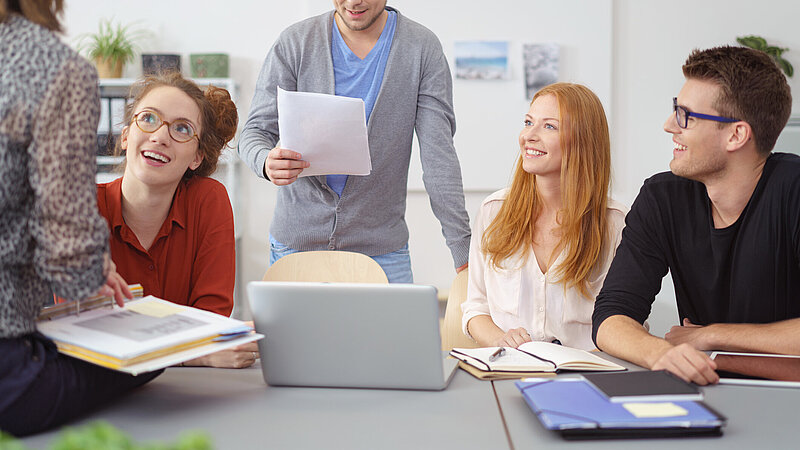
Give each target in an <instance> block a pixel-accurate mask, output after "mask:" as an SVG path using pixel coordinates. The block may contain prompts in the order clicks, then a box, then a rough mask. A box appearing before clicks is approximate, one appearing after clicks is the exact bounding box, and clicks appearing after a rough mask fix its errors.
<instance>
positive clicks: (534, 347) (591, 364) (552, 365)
mask: <svg viewBox="0 0 800 450" xmlns="http://www.w3.org/2000/svg"><path fill="white" fill-rule="evenodd" d="M450 355H452V356H453V357H455V358H458V359H459V360H461V362H460V363H459V365H460V366H461V367H462V368H464V369H465V370H467V372H469V373H471V374H472V375H474V376H476V377H478V378H481V379H504V378H505V379H508V378H521V377H525V376H530V375H531V374H540V373H553V374H554V373H556V372H559V371H564V370H569V371H619V370H626V369H625V367H623V366H620V365H619V364H616V363H614V362H611V361H608V360H606V359H604V358H602V357H600V356H598V355H595V354H592V353H590V352H587V351H585V350H580V349H577V348H572V347H565V346H563V345H559V344H551V343H549V342H526V343H524V344H522V345H520V346H519V347H518V348H510V347H482V348H454V349H453V350H452V351H451V352H450Z"/></svg>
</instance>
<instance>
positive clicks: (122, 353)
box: [37, 295, 263, 375]
mask: <svg viewBox="0 0 800 450" xmlns="http://www.w3.org/2000/svg"><path fill="white" fill-rule="evenodd" d="M37 328H38V330H39V331H40V332H41V333H42V334H44V335H45V336H47V337H48V338H50V339H52V340H53V341H54V342H55V343H56V345H57V346H58V350H59V351H60V352H61V353H64V354H66V355H70V356H73V357H75V358H78V359H82V360H85V361H88V362H91V363H94V364H97V365H100V366H103V367H108V368H110V369H115V370H119V371H122V372H128V373H131V374H134V375H136V374H139V373H144V372H151V371H153V370H158V369H162V368H164V367H168V366H171V365H175V364H179V363H182V362H184V361H188V360H190V359H194V358H197V357H200V356H205V355H208V354H210V353H214V352H217V351H219V350H224V349H227V348H232V347H235V346H238V345H241V344H244V343H247V342H252V341H256V340H258V339H261V338H262V337H263V336H262V335H260V334H257V333H255V332H253V329H252V328H251V327H249V326H247V325H246V324H245V323H244V322H242V321H240V320H236V319H231V318H228V317H225V316H220V315H218V314H214V313H211V312H208V311H204V310H201V309H197V308H191V307H188V306H183V305H178V304H175V303H172V302H168V301H166V300H161V299H159V298H156V297H153V296H152V295H151V296H147V297H144V298H142V299H138V300H133V301H130V302H128V303H126V304H125V306H124V307H123V308H120V307H118V306H116V305H113V306H111V307H106V308H97V309H92V310H90V311H85V312H80V314H71V315H66V316H62V317H59V318H57V319H53V320H40V321H39V322H37Z"/></svg>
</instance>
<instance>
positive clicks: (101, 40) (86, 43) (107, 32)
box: [78, 19, 145, 63]
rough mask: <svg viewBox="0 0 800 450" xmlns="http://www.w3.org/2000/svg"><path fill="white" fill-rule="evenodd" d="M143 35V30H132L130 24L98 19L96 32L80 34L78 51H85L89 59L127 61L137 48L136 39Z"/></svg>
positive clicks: (130, 59) (131, 58)
mask: <svg viewBox="0 0 800 450" xmlns="http://www.w3.org/2000/svg"><path fill="white" fill-rule="evenodd" d="M144 35H145V32H144V31H141V30H134V29H132V25H130V24H129V25H122V24H119V23H117V24H115V23H113V21H112V20H111V19H104V20H101V21H100V25H99V27H98V30H97V33H87V34H83V35H81V37H80V39H79V42H78V51H79V52H83V53H85V54H86V56H87V57H88V58H89V59H90V60H94V59H101V60H103V59H104V60H109V61H110V62H112V63H113V62H115V61H121V62H122V63H129V62H131V61H132V60H133V55H134V54H135V53H136V52H137V51H138V49H139V48H138V46H137V45H136V41H137V40H138V39H141V38H143V37H144Z"/></svg>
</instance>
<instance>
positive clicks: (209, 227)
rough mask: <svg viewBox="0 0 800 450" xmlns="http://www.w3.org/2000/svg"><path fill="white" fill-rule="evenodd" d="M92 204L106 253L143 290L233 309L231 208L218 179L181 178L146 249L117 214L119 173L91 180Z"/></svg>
mask: <svg viewBox="0 0 800 450" xmlns="http://www.w3.org/2000/svg"><path fill="white" fill-rule="evenodd" d="M97 204H98V206H99V208H100V213H101V214H102V215H103V216H104V217H105V218H106V220H107V221H108V224H109V229H110V241H111V258H112V259H113V260H114V263H115V264H116V265H117V272H118V273H119V274H120V275H122V277H123V278H124V279H125V281H126V282H128V283H129V284H135V283H140V284H141V285H142V286H143V287H144V294H145V295H154V296H156V297H159V298H162V299H164V300H169V301H171V302H174V303H178V304H181V305H187V306H192V307H195V308H200V309H205V310H207V311H211V312H215V313H217V314H222V315H225V316H230V314H231V311H232V310H233V286H234V283H235V274H236V250H235V238H234V229H233V210H232V209H231V203H230V200H229V198H228V193H227V191H226V190H225V186H223V185H222V183H220V182H218V181H216V180H214V179H212V178H206V177H195V178H190V179H188V180H182V181H181V182H180V183H179V184H178V188H177V190H176V191H175V196H174V197H173V199H172V207H171V208H170V210H169V214H168V215H167V218H166V220H164V223H163V224H162V225H161V230H159V232H158V235H157V236H156V239H155V240H154V241H153V244H152V245H151V247H150V249H149V250H145V249H144V248H143V247H142V245H141V244H140V243H139V240H138V239H137V237H136V235H135V234H134V233H133V231H132V230H131V229H130V228H129V227H128V225H126V224H125V221H124V219H123V217H122V178H119V179H117V180H115V181H112V182H111V183H105V184H99V185H97Z"/></svg>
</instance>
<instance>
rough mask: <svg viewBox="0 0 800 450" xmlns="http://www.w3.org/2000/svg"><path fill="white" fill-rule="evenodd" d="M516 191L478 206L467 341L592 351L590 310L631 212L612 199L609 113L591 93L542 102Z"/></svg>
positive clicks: (558, 91) (522, 141)
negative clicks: (557, 344)
mask: <svg viewBox="0 0 800 450" xmlns="http://www.w3.org/2000/svg"><path fill="white" fill-rule="evenodd" d="M519 147H520V156H519V159H518V161H517V166H516V172H515V174H514V179H513V181H512V183H511V187H509V188H506V189H503V190H500V191H498V192H495V193H494V194H492V195H490V196H489V197H487V198H486V199H485V200H484V201H483V203H482V204H481V208H480V211H479V212H478V216H477V217H476V218H475V225H474V229H473V232H472V241H471V243H470V252H469V270H470V273H469V285H468V289H467V300H466V301H465V302H464V303H463V305H462V310H463V313H464V315H463V318H462V326H463V329H464V332H465V333H466V334H467V335H468V336H471V337H472V338H473V339H474V340H475V341H476V342H478V344H480V345H481V346H502V347H515V348H516V347H518V346H519V345H520V344H523V343H525V342H528V341H531V340H537V341H546V342H554V341H556V342H560V343H562V344H564V345H566V346H570V347H576V348H582V349H587V350H588V349H593V348H594V344H593V343H592V310H593V308H594V299H595V296H596V295H597V293H598V292H599V291H600V287H601V286H602V284H603V280H604V279H605V276H606V272H607V271H608V268H609V266H610V265H611V260H612V259H613V257H614V252H615V250H616V248H617V245H618V244H619V240H620V236H621V233H622V228H623V227H624V219H625V213H626V208H625V207H624V206H622V205H620V204H619V203H617V202H615V201H614V200H611V199H609V198H608V185H609V180H610V173H611V150H610V141H609V134H608V123H607V121H606V116H605V112H604V111H603V105H602V104H601V103H600V100H599V99H598V98H597V96H596V95H595V94H594V93H593V92H592V91H591V90H589V89H588V88H586V87H585V86H582V85H579V84H571V83H556V84H552V85H550V86H546V87H545V88H543V89H542V90H540V91H539V92H537V93H536V95H535V96H534V97H533V101H532V102H531V106H530V110H529V111H528V112H527V114H525V119H524V126H523V128H522V131H521V132H520V134H519Z"/></svg>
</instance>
